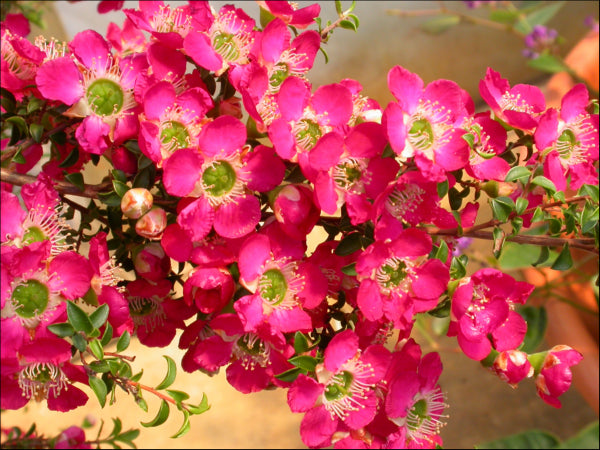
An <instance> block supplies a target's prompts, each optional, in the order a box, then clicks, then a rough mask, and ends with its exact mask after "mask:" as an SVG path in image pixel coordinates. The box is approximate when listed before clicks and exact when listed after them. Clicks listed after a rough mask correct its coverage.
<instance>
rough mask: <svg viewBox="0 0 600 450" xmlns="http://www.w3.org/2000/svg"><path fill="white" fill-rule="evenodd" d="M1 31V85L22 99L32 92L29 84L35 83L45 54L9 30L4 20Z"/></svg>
mask: <svg viewBox="0 0 600 450" xmlns="http://www.w3.org/2000/svg"><path fill="white" fill-rule="evenodd" d="M0 32H1V33H2V37H1V40H2V46H1V48H2V59H1V69H0V73H1V74H2V77H1V78H2V81H0V86H2V87H3V88H4V89H8V90H9V91H10V92H11V93H12V94H13V95H14V96H15V98H16V99H17V100H21V99H22V98H23V97H24V96H25V95H26V94H27V93H29V92H31V88H30V87H28V86H30V85H33V84H35V83H34V78H35V75H36V72H37V70H38V67H39V66H40V64H42V62H43V61H44V56H45V55H44V52H42V51H41V50H40V49H38V48H37V47H36V46H35V45H33V44H32V43H31V42H29V41H28V40H27V39H26V38H25V37H23V36H20V35H19V34H17V33H15V32H12V31H11V30H9V28H8V27H7V26H6V24H5V23H4V22H2V25H1V31H0Z"/></svg>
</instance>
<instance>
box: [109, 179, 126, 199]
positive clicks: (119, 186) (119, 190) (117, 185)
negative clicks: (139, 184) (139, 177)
mask: <svg viewBox="0 0 600 450" xmlns="http://www.w3.org/2000/svg"><path fill="white" fill-rule="evenodd" d="M112 184H113V188H114V190H115V193H116V194H117V195H118V196H119V197H121V198H123V196H124V195H125V192H127V191H128V190H129V186H127V185H126V184H125V183H122V182H121V181H118V180H113V181H112Z"/></svg>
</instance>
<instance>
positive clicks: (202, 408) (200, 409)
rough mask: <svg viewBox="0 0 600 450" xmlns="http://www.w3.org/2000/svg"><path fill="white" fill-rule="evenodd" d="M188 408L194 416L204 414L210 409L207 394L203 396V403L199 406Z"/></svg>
mask: <svg viewBox="0 0 600 450" xmlns="http://www.w3.org/2000/svg"><path fill="white" fill-rule="evenodd" d="M187 408H188V410H189V412H190V413H192V414H202V413H204V412H206V411H208V410H209V409H210V405H209V404H208V397H207V396H206V394H202V401H201V402H200V403H199V404H198V406H194V405H187Z"/></svg>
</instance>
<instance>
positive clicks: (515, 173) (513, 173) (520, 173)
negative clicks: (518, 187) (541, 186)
mask: <svg viewBox="0 0 600 450" xmlns="http://www.w3.org/2000/svg"><path fill="white" fill-rule="evenodd" d="M530 176H531V171H530V170H529V169H528V168H527V167H523V166H515V167H513V168H512V169H510V170H509V171H508V173H507V174H506V177H505V178H504V181H506V182H509V183H510V182H511V181H516V180H520V181H521V182H523V183H524V182H526V181H527V180H528V179H529V177H530Z"/></svg>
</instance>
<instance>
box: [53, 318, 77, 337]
mask: <svg viewBox="0 0 600 450" xmlns="http://www.w3.org/2000/svg"><path fill="white" fill-rule="evenodd" d="M46 328H48V330H49V331H51V332H52V333H54V334H55V335H57V336H58V337H62V338H64V337H69V336H73V334H75V329H74V328H73V326H72V325H71V324H70V323H66V322H65V323H54V324H52V325H48V326H47V327H46Z"/></svg>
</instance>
